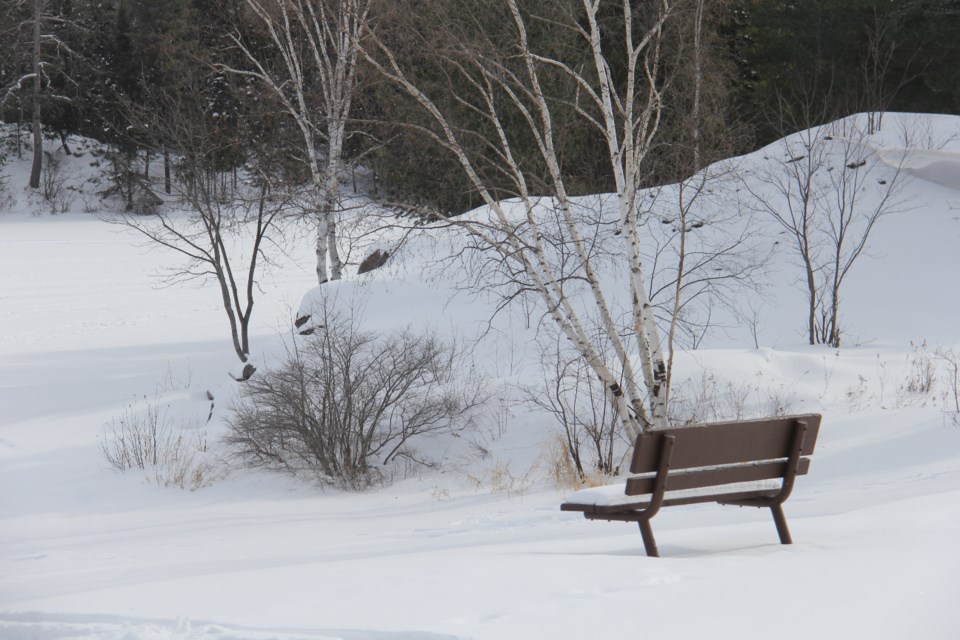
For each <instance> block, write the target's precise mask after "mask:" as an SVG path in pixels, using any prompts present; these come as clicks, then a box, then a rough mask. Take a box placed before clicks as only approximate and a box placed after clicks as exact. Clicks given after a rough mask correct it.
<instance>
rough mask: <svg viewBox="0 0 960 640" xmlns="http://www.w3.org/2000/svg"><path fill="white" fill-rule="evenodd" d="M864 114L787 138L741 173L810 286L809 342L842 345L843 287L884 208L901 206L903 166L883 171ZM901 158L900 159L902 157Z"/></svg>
mask: <svg viewBox="0 0 960 640" xmlns="http://www.w3.org/2000/svg"><path fill="white" fill-rule="evenodd" d="M862 119H863V117H862V116H851V117H849V118H845V119H841V120H838V121H835V122H833V123H831V124H828V125H823V126H819V127H811V128H809V129H805V130H803V131H800V132H798V133H796V134H793V135H790V136H788V137H786V138H784V139H783V140H782V141H781V142H780V143H778V145H777V146H779V148H780V150H781V157H777V158H767V159H766V161H765V163H764V165H763V166H761V167H759V168H758V169H757V170H756V171H755V172H753V173H748V174H746V175H745V176H744V178H743V182H742V184H743V186H744V187H745V190H746V192H747V193H748V194H749V196H750V199H749V201H748V202H747V206H748V207H751V208H753V209H754V210H756V211H760V212H763V213H765V214H767V215H769V216H770V218H771V219H772V220H774V221H775V222H776V223H777V225H779V227H780V228H781V229H782V230H783V231H785V232H786V234H787V236H788V237H789V239H790V245H791V249H792V250H793V253H794V255H795V256H796V257H797V258H799V260H800V264H801V267H802V270H803V281H804V284H805V286H806V292H807V322H806V324H807V327H806V333H807V337H808V340H809V342H810V344H828V345H831V346H834V347H839V346H840V343H841V337H842V333H843V327H842V325H841V323H840V310H841V305H840V301H841V288H842V285H843V283H844V281H845V279H846V277H847V275H848V274H849V273H850V270H851V269H852V268H853V265H854V264H855V263H856V262H857V260H858V259H859V258H860V256H861V255H863V253H864V251H865V250H866V248H867V246H868V242H869V239H870V235H871V234H872V232H873V230H874V229H875V227H876V225H877V223H878V222H879V221H880V220H881V219H882V218H884V217H885V216H888V215H891V214H893V213H896V212H898V211H903V210H904V206H905V203H904V201H903V200H902V199H901V197H900V196H901V193H902V190H903V175H902V174H901V172H900V168H899V167H893V168H892V173H890V174H886V173H884V174H881V173H879V172H877V171H875V170H874V169H875V168H876V167H877V166H878V159H877V157H876V155H875V153H874V152H873V149H872V147H871V146H870V144H869V141H868V134H867V133H866V131H867V130H866V128H865V127H864V126H862V125H863V123H862V122H861V121H862ZM901 164H902V159H901Z"/></svg>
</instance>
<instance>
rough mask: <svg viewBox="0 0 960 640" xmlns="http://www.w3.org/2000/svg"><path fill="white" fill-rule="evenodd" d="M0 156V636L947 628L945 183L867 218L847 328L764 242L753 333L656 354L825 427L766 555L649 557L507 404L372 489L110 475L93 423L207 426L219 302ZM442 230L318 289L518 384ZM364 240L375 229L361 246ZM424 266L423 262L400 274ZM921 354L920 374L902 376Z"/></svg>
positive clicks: (525, 355)
mask: <svg viewBox="0 0 960 640" xmlns="http://www.w3.org/2000/svg"><path fill="white" fill-rule="evenodd" d="M908 120H909V121H911V122H919V123H921V124H923V127H926V128H923V127H921V128H920V130H923V131H926V132H927V133H926V134H924V138H925V139H929V140H942V141H943V143H942V144H941V143H937V144H932V143H931V144H923V145H919V146H921V147H922V148H926V149H928V150H929V151H930V152H931V153H932V152H936V153H937V154H951V153H956V151H957V149H956V144H955V142H954V141H951V140H955V138H951V136H954V135H955V134H956V132H957V131H958V130H960V118H955V117H947V116H937V117H929V118H927V117H923V116H910V117H907V116H898V115H897V114H887V115H886V116H885V121H884V131H883V132H881V134H880V135H878V137H877V139H876V140H875V146H876V148H878V149H884V148H886V149H893V148H897V147H898V146H899V147H901V148H902V147H905V146H906V145H904V144H902V143H900V141H901V140H902V139H903V136H902V135H901V134H900V133H897V132H898V130H899V131H902V130H905V128H906V124H903V125H902V126H901V125H900V124H898V123H905V122H907V121H908ZM898 127H899V129H898ZM914 130H917V129H916V127H915V128H914ZM884 136H888V137H889V139H887V138H884ZM915 137H916V136H915ZM921 150H923V149H921ZM764 153H769V149H768V150H767V151H764V150H761V151H759V152H757V154H753V155H751V156H748V157H747V158H744V159H741V161H742V162H745V163H749V162H756V163H761V162H763V161H764V160H763V154H764ZM879 155H880V156H881V158H883V157H885V156H884V152H883V151H881V152H880V153H879ZM917 157H920V156H917ZM938 157H939V156H938ZM895 160H896V159H895ZM71 162H73V161H71ZM917 162H919V160H917ZM80 166H82V163H80ZM918 166H919V165H918ZM76 170H77V171H78V172H79V171H80V168H79V167H78V168H77V169H76ZM878 170H880V169H878ZM918 170H922V168H920V169H918ZM0 172H4V173H7V174H8V175H10V186H9V189H10V191H11V193H12V194H13V200H14V201H15V203H16V204H15V207H16V210H13V211H8V212H2V213H0V638H2V639H3V640H28V639H29V640H67V639H82V640H267V639H270V640H300V639H306V638H310V639H334V638H339V639H343V640H413V639H418V640H439V639H448V638H475V639H481V638H490V639H498V640H499V639H510V638H516V639H527V638H554V639H560V640H564V639H570V640H579V639H581V638H603V637H626V636H628V635H634V634H637V633H642V634H650V635H652V636H665V637H671V638H694V637H712V638H718V639H721V640H722V639H726V638H729V639H734V638H735V639H737V640H743V639H752V638H756V639H765V638H769V637H771V636H772V635H776V636H778V637H786V638H810V637H820V638H871V639H890V640H900V639H902V638H925V639H932V640H940V639H943V640H948V639H952V638H955V637H956V624H955V616H954V614H953V610H954V600H955V598H956V584H957V581H956V575H957V572H958V571H960V551H958V550H957V546H956V540H957V538H958V535H960V425H958V424H957V423H956V422H955V421H954V416H953V415H952V414H951V413H950V412H949V409H950V404H949V403H950V402H951V401H952V397H951V395H950V386H949V378H948V374H949V370H948V368H947V366H946V362H945V361H943V360H942V359H938V358H937V357H936V355H935V354H934V351H935V349H936V348H937V347H944V348H953V349H954V350H955V351H960V336H958V334H957V328H958V326H960V325H958V321H960V298H958V296H957V288H956V286H955V283H954V282H953V280H954V279H955V274H957V273H960V252H957V251H956V246H957V242H958V240H960V222H957V220H956V219H955V218H956V216H957V211H956V207H957V206H958V202H960V191H958V190H957V189H956V186H957V185H956V184H955V183H950V181H949V180H947V181H944V180H939V181H937V183H934V182H930V181H929V180H927V179H924V180H915V181H913V182H911V183H910V184H909V186H908V187H907V188H906V191H905V196H906V197H908V198H909V200H910V202H911V203H912V205H913V206H912V207H911V208H910V209H909V210H908V211H904V212H903V213H901V214H899V215H895V216H891V217H889V218H888V219H885V220H884V221H883V222H882V224H881V225H880V226H878V227H877V230H876V235H875V242H874V244H873V246H872V249H871V256H869V257H867V258H865V259H864V261H863V262H862V263H860V264H859V266H858V269H856V270H854V271H853V272H852V273H851V276H850V277H851V280H850V282H849V284H848V285H847V286H848V289H847V297H846V298H845V299H844V304H845V305H846V307H845V308H846V309H847V311H846V316H845V317H846V318H847V319H848V320H847V321H848V322H849V324H850V326H852V327H853V328H854V331H855V332H856V333H857V335H858V336H859V337H860V339H859V340H851V341H850V342H849V346H848V347H844V348H843V349H842V350H840V351H839V352H837V351H835V350H831V349H827V348H822V347H808V346H804V345H803V344H802V342H803V337H802V335H801V333H800V331H801V329H802V321H801V319H802V313H803V297H802V291H801V290H799V289H798V288H797V286H796V278H795V277H794V275H793V271H791V268H792V265H791V261H790V258H789V256H786V255H781V256H778V257H777V260H776V262H775V263H774V265H773V266H772V267H771V269H770V273H769V278H770V290H769V299H768V301H767V302H766V303H765V305H764V306H763V308H762V310H763V311H764V316H763V326H762V331H761V335H760V341H761V342H760V344H761V348H759V349H757V348H754V347H753V344H752V339H750V338H748V335H749V332H748V331H747V330H746V329H745V328H743V327H732V330H731V331H729V332H727V333H726V335H721V336H715V337H712V338H710V340H708V341H707V342H706V343H705V344H704V345H703V346H702V348H700V349H698V350H696V351H685V352H682V353H679V354H678V361H677V369H676V374H675V385H677V389H684V390H685V392H686V393H688V395H691V396H696V395H698V392H699V395H700V396H701V397H703V398H706V399H707V402H708V403H709V402H714V403H716V404H719V405H723V407H724V408H725V409H726V410H728V411H729V410H732V408H733V407H735V406H737V405H739V406H740V407H741V408H742V409H743V410H744V411H745V412H752V413H769V412H771V411H775V410H786V411H789V412H802V411H820V412H823V414H824V423H823V428H822V430H821V434H820V440H819V442H818V445H817V452H816V454H815V455H814V459H813V464H812V467H811V471H810V474H809V475H807V476H804V477H802V478H800V480H799V481H798V484H797V487H796V489H795V490H794V494H793V496H792V497H791V499H790V501H789V502H788V503H787V504H786V507H785V509H786V513H787V517H788V520H789V524H790V527H791V530H792V532H793V537H794V539H795V541H796V543H795V544H794V545H792V546H783V545H780V544H778V543H777V536H776V531H775V529H774V526H773V523H772V521H771V518H770V516H769V513H766V512H764V511H760V510H754V509H735V508H724V507H718V506H716V505H693V506H690V507H677V508H670V509H665V510H664V511H663V512H662V513H660V514H659V515H658V516H657V517H656V519H655V520H654V521H653V527H654V531H655V532H656V535H657V539H658V543H659V546H660V549H661V554H662V556H663V557H662V558H660V559H652V558H647V557H645V556H644V553H643V545H642V543H641V541H640V537H639V534H638V532H637V530H636V527H635V526H632V525H629V524H623V523H605V522H590V521H586V520H584V519H582V518H581V517H580V516H579V515H578V514H575V513H562V512H560V511H559V504H560V502H561V501H563V499H564V498H565V497H566V496H567V495H569V493H570V492H572V489H567V488H557V487H555V486H554V485H553V484H552V483H551V482H549V481H548V480H547V478H548V476H549V456H547V455H545V443H546V442H547V441H549V439H550V434H551V433H552V430H553V429H555V427H554V426H553V424H552V423H551V419H550V418H549V417H548V416H544V415H542V414H538V413H537V412H535V411H533V410H532V409H531V408H530V407H527V406H523V405H515V404H511V403H508V402H505V403H504V404H503V405H502V413H501V414H498V417H497V419H496V420H492V421H490V422H488V423H485V424H484V425H482V426H481V427H480V428H479V429H478V431H476V432H473V433H470V434H465V435H464V436H463V437H461V438H456V439H447V440H439V441H437V442H434V443H432V444H431V445H430V446H431V447H432V449H431V454H432V455H433V456H434V457H435V458H436V459H438V460H440V461H442V462H443V466H442V467H441V469H440V470H428V469H422V468H421V469H410V470H409V472H408V473H407V474H406V476H405V477H401V476H398V477H397V479H396V482H394V483H393V484H392V485H390V486H388V487H386V488H383V489H379V490H377V491H371V492H366V493H358V494H357V493H342V492H337V491H332V490H322V489H320V488H317V487H315V486H313V485H311V484H310V483H309V482H304V481H300V480H297V479H294V478H290V477H286V476H280V475H276V474H270V473H265V472H258V471H252V470H239V469H235V468H234V469H233V470H232V471H231V472H230V473H229V474H228V475H227V476H226V477H224V478H222V479H217V478H213V479H214V480H217V481H215V482H213V483H212V484H210V486H207V487H205V488H202V489H198V490H196V491H183V490H180V489H176V488H171V487H164V486H162V483H160V484H158V483H157V482H156V481H155V480H154V479H153V478H149V477H147V475H146V474H145V473H143V472H127V473H117V472H115V471H113V470H111V469H109V468H108V465H107V464H106V462H105V460H104V458H103V455H102V452H101V448H100V447H101V442H103V435H104V432H105V429H108V428H109V426H110V425H111V423H113V422H114V421H115V420H117V419H118V418H119V417H122V416H123V415H124V411H125V407H128V406H131V405H136V406H142V405H144V404H147V405H149V404H150V403H155V404H156V405H157V406H160V407H163V408H164V409H165V410H166V411H168V412H169V415H170V416H171V420H174V421H177V423H178V424H179V423H181V422H180V421H182V424H183V425H185V426H184V428H185V429H186V430H187V431H188V432H195V433H197V434H201V433H206V434H207V437H209V438H210V439H211V441H215V440H216V438H217V437H218V436H219V435H220V434H221V433H222V430H223V418H224V416H225V415H226V412H227V410H228V406H229V399H230V397H231V396H232V394H233V393H234V392H235V389H236V386H237V385H236V383H234V382H233V381H232V380H231V378H230V375H229V374H230V373H236V369H237V368H238V366H237V361H236V358H235V356H233V354H232V349H231V346H230V343H229V340H228V339H227V333H226V320H225V319H224V318H223V312H222V310H221V309H220V308H219V304H218V299H217V294H216V291H215V290H212V289H210V288H204V287H198V286H193V285H190V286H185V285H179V286H174V287H166V288H158V287H157V286H156V285H157V282H158V280H157V278H156V273H157V272H158V271H159V270H160V269H162V268H163V267H164V266H166V265H168V264H170V260H171V256H170V255H169V254H166V253H164V252H160V251H148V250H146V249H144V248H143V247H142V246H140V245H139V244H138V240H137V239H136V238H135V237H134V236H131V235H130V234H129V232H124V231H122V230H121V229H120V228H119V227H116V226H113V225H108V224H106V223H104V222H102V221H101V220H99V219H98V218H96V217H95V216H93V215H90V214H87V213H83V212H81V211H75V212H71V213H66V214H58V215H50V214H49V213H44V214H42V215H31V214H30V213H29V210H30V208H31V207H33V206H34V204H35V203H34V204H31V202H30V201H28V199H27V198H26V197H25V196H24V195H23V193H22V192H21V191H20V189H21V187H20V186H17V185H18V184H22V183H23V182H25V176H24V168H23V166H22V165H10V166H8V167H5V168H3V169H0ZM21 179H23V182H20V181H21ZM85 206H86V205H85ZM951 207H952V208H951ZM395 233H396V232H395ZM450 242H452V241H448V240H446V239H443V237H442V236H441V237H439V239H438V237H433V238H426V239H418V240H411V241H410V243H409V244H408V247H409V251H407V252H406V253H401V254H398V255H400V256H401V258H402V260H400V259H398V262H397V263H395V266H394V267H393V268H392V269H391V268H388V269H386V270H384V271H382V272H373V273H371V274H369V275H365V276H361V277H359V278H355V279H354V278H352V279H351V280H350V281H347V282H344V283H341V284H339V285H337V286H336V287H331V290H336V292H337V294H338V295H339V296H342V298H343V299H349V298H351V297H353V298H360V299H362V300H363V301H364V302H363V304H364V305H365V312H364V319H363V322H364V323H365V326H369V327H372V328H376V329H392V328H398V327H403V326H406V325H409V324H412V325H414V326H424V325H429V326H432V327H434V328H435V329H436V330H437V331H439V332H442V333H445V334H450V335H454V334H456V335H460V336H463V337H464V338H465V339H467V338H474V337H476V336H483V341H482V342H480V343H471V344H475V345H476V346H475V347H474V349H475V355H476V356H477V358H478V360H479V361H480V362H481V364H482V365H483V371H484V374H485V375H486V376H487V377H488V379H489V380H490V381H491V384H492V388H494V389H498V388H499V387H497V385H499V384H501V383H507V382H517V381H524V380H526V381H529V378H530V377H531V376H533V375H534V371H535V367H532V366H531V364H530V361H529V358H531V357H533V356H534V355H535V354H536V350H535V348H533V347H532V346H531V345H530V344H529V339H530V336H532V335H534V334H535V331H536V323H535V322H534V323H533V324H532V325H531V326H529V327H528V326H527V324H526V323H525V318H524V317H523V316H522V314H521V315H516V316H512V315H505V316H498V317H497V318H495V319H494V321H493V324H492V325H491V324H489V323H488V321H489V320H490V318H491V304H492V302H491V300H489V299H485V298H484V297H483V296H471V295H468V294H465V293H462V292H461V293H459V294H458V295H455V296H452V294H453V293H454V292H455V290H456V289H457V284H458V281H457V280H456V279H455V278H453V277H452V276H444V275H443V273H444V272H443V269H442V268H439V267H437V265H436V264H434V263H433V262H432V259H433V258H435V257H437V256H439V255H440V254H442V253H443V252H444V250H445V249H449V247H450V246H454V245H451V244H450ZM377 243H381V244H377ZM422 243H434V244H433V245H429V246H432V249H430V250H429V251H426V252H425V251H424V249H423V246H424V244H422ZM310 245H311V242H310V238H309V237H304V238H302V242H299V243H298V244H297V246H296V249H295V250H294V251H293V252H292V254H291V255H290V256H289V257H287V258H281V259H280V264H279V265H278V266H277V267H276V268H274V269H272V270H270V271H269V272H268V273H266V274H265V275H264V277H263V278H262V280H261V288H262V291H263V293H262V297H261V298H260V299H258V306H257V309H256V311H255V313H254V329H253V344H254V351H255V360H256V361H257V362H258V363H266V364H269V363H270V362H273V361H275V360H276V359H277V358H279V357H282V354H283V349H284V346H285V345H287V344H289V341H290V340H293V338H292V337H291V335H290V324H291V322H292V319H293V318H294V317H295V316H296V315H297V314H296V312H297V310H298V308H299V305H300V303H301V298H302V296H303V294H304V292H306V291H308V290H310V288H311V286H312V283H313V273H312V268H311V266H310V265H311V260H312V254H311V247H310ZM374 245H376V246H383V247H389V248H393V247H395V246H396V238H395V237H391V238H387V239H379V240H374V241H371V244H370V245H368V246H367V245H365V246H363V247H362V248H361V247H360V246H359V245H358V246H357V247H356V248H355V250H356V251H357V252H359V253H362V252H363V251H366V250H367V248H369V247H372V246H374ZM423 253H428V254H431V255H430V259H427V258H425V257H420V256H421V254H423ZM354 260H357V259H354ZM404 260H406V261H407V264H406V266H404V267H403V268H401V265H402V264H403V261H404ZM428 271H429V272H430V273H433V274H434V275H435V278H436V279H432V280H429V281H426V282H419V281H417V280H416V279H415V278H412V277H410V274H411V273H426V272H428ZM451 296H452V297H451ZM798 313H799V315H798ZM534 317H535V314H534ZM925 340H926V341H928V344H927V346H926V347H924V346H923V341H925ZM924 362H930V363H932V366H934V367H935V379H936V383H935V386H934V388H933V389H931V390H929V391H926V392H924V391H915V390H912V389H911V384H910V382H911V381H915V380H916V379H917V378H918V376H919V375H920V374H918V366H919V365H922V364H923V363H924ZM918 363H919V365H918ZM208 393H209V394H210V395H212V396H213V397H214V398H215V400H214V407H213V419H212V420H211V421H210V422H209V423H208V422H207V416H208V414H209V413H210V411H211V401H210V400H209V399H208ZM481 450H482V451H484V452H486V453H485V454H480V453H479V452H480V451H481ZM470 452H473V455H472V456H468V455H467V454H468V453H470ZM691 611H695V612H696V613H695V615H691Z"/></svg>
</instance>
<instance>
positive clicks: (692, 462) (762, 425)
mask: <svg viewBox="0 0 960 640" xmlns="http://www.w3.org/2000/svg"><path fill="white" fill-rule="evenodd" d="M797 420H804V421H806V423H807V433H806V438H805V439H804V443H803V449H802V450H801V452H800V453H801V455H804V456H809V455H811V454H812V453H813V449H814V445H815V444H816V440H817V434H818V433H819V431H820V416H819V415H818V414H807V415H800V416H790V417H788V418H769V419H764V420H750V421H746V422H721V423H715V424H710V425H702V426H691V427H677V428H673V429H663V430H658V431H650V432H647V433H644V434H642V435H641V436H639V437H638V438H637V443H636V447H635V448H634V452H633V460H632V462H631V465H630V471H631V472H633V473H649V472H653V471H656V470H657V465H658V464H659V461H660V449H661V446H662V442H663V438H664V436H667V435H672V436H674V437H675V438H676V441H675V446H674V450H673V456H672V459H671V461H670V468H671V470H677V469H690V468H694V467H709V466H718V465H728V464H739V463H747V462H755V461H758V460H775V459H778V458H785V457H787V455H788V453H789V449H790V445H791V443H792V442H793V435H794V426H795V424H796V421H797Z"/></svg>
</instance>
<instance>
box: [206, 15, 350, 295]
mask: <svg viewBox="0 0 960 640" xmlns="http://www.w3.org/2000/svg"><path fill="white" fill-rule="evenodd" d="M245 4H246V6H247V8H248V9H249V10H250V11H251V13H252V14H253V15H254V16H255V18H256V26H257V27H259V28H261V29H263V30H264V32H265V35H266V37H267V41H268V42H269V43H270V45H271V46H272V49H273V50H272V51H271V52H270V53H271V54H274V55H276V56H277V58H276V61H272V60H269V59H267V55H265V54H264V52H263V51H261V50H258V49H256V48H255V47H253V46H252V45H250V44H248V42H247V41H246V40H245V39H244V38H243V37H241V35H240V34H239V33H237V34H234V35H233V37H232V39H233V41H234V43H235V44H236V46H237V47H239V49H240V50H241V51H242V52H243V54H244V56H245V57H246V58H247V60H248V61H249V63H250V65H251V66H250V68H248V69H240V68H236V67H230V66H223V68H224V69H226V70H227V71H229V72H231V73H235V74H239V75H242V76H247V77H252V78H255V79H256V80H258V81H260V82H262V83H263V84H264V85H265V86H267V87H268V88H269V89H270V90H271V91H272V92H273V93H274V94H275V95H276V97H277V98H278V99H279V100H280V102H281V103H282V105H283V107H284V109H285V110H286V112H287V113H288V114H289V115H290V117H291V118H292V119H293V121H294V122H295V123H296V126H297V128H298V129H299V131H300V134H301V136H302V139H303V149H304V153H305V158H304V160H305V162H306V164H307V166H308V167H309V170H310V174H311V177H312V179H313V184H314V186H315V187H316V189H317V197H316V202H315V205H314V206H315V209H316V216H317V244H316V255H317V280H318V282H319V283H320V284H323V283H325V282H327V281H328V280H339V279H340V277H341V272H342V264H341V260H340V255H339V252H338V250H337V228H336V225H337V208H338V206H339V201H340V191H341V186H340V177H341V176H340V174H341V172H342V170H343V168H344V160H343V152H344V144H345V142H346V136H347V124H348V121H349V118H350V107H351V103H352V101H353V97H354V92H355V90H356V83H357V63H358V60H359V57H360V56H359V45H360V39H361V37H362V36H363V32H364V28H365V24H366V16H367V12H368V9H369V0H245ZM321 144H322V145H323V147H324V149H321V148H320V145H321ZM323 151H325V156H324V154H323ZM328 261H329V265H328V264H327V263H328Z"/></svg>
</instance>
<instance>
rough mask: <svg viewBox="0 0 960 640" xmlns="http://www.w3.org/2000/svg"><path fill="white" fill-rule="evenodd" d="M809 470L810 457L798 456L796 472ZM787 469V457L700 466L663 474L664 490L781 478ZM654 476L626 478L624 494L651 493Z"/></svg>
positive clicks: (800, 472) (802, 472)
mask: <svg viewBox="0 0 960 640" xmlns="http://www.w3.org/2000/svg"><path fill="white" fill-rule="evenodd" d="M809 470H810V458H800V463H799V465H798V467H797V475H804V474H806V473H807V472H808V471H809ZM786 472H787V461H786V460H777V461H772V462H764V463H760V464H751V465H742V466H737V467H722V468H719V469H703V470H698V471H677V472H673V473H670V474H668V475H667V486H666V491H680V490H682V489H699V488H701V487H714V486H717V485H722V484H733V483H735V482H754V481H756V480H771V479H773V478H782V477H783V476H784V474H786ZM655 480H656V476H653V475H649V476H641V477H636V478H628V479H627V488H626V494H627V495H628V496H639V495H643V494H647V493H653V484H654V482H655Z"/></svg>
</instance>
